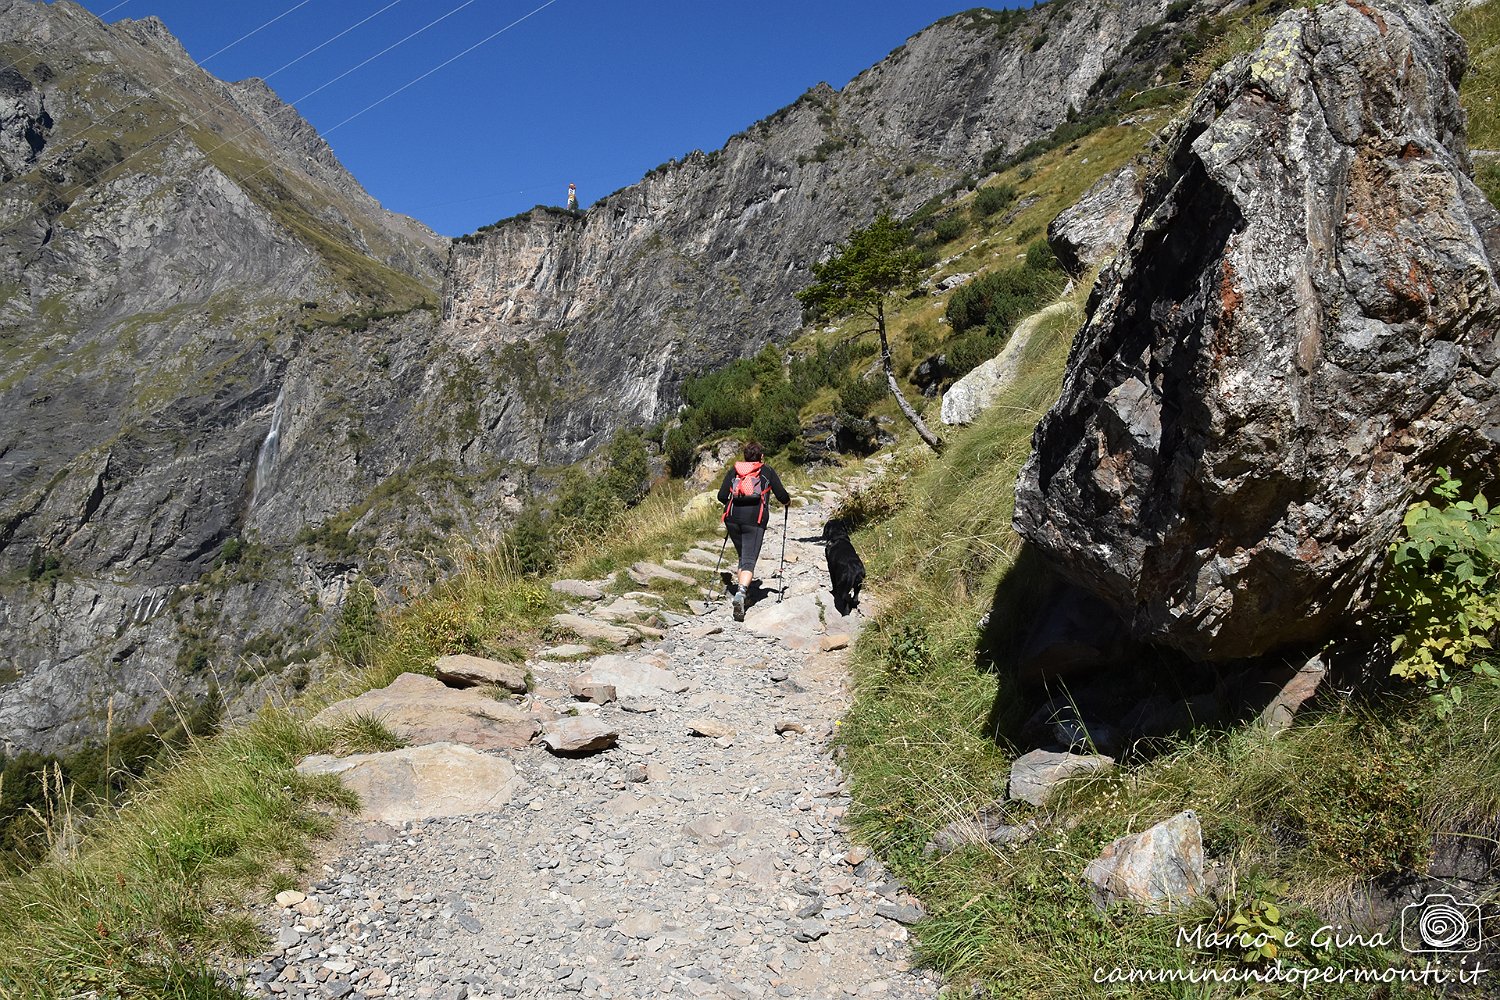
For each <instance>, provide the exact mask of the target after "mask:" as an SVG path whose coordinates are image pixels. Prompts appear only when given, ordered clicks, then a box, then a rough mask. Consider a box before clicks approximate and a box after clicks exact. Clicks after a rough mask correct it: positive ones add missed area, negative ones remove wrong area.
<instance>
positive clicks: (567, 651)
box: [537, 643, 593, 660]
mask: <svg viewBox="0 0 1500 1000" xmlns="http://www.w3.org/2000/svg"><path fill="white" fill-rule="evenodd" d="M592 652H593V650H592V649H590V648H589V647H588V646H580V645H578V644H577V643H564V644H563V645H561V646H548V647H547V648H546V649H544V650H542V651H541V652H540V653H538V654H537V655H538V656H540V657H541V658H542V659H544V660H572V659H576V658H577V657H580V656H587V655H588V654H590V653H592Z"/></svg>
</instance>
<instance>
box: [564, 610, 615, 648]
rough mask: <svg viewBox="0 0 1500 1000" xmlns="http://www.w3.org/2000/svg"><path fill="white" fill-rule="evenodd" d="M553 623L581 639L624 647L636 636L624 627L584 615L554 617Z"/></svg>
mask: <svg viewBox="0 0 1500 1000" xmlns="http://www.w3.org/2000/svg"><path fill="white" fill-rule="evenodd" d="M552 623H553V624H554V625H556V626H557V627H558V628H563V629H567V630H568V631H569V632H572V633H573V634H574V635H576V636H578V637H579V638H581V639H602V640H603V641H604V642H613V643H616V644H618V645H622V646H623V645H625V644H626V643H628V642H630V641H631V640H633V639H634V638H635V635H636V633H634V632H632V631H631V630H630V629H628V628H625V627H623V626H620V625H611V624H609V623H608V622H601V621H596V620H594V619H593V618H585V617H584V616H583V615H566V614H565V615H553V616H552Z"/></svg>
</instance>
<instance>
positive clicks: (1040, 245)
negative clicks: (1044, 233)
mask: <svg viewBox="0 0 1500 1000" xmlns="http://www.w3.org/2000/svg"><path fill="white" fill-rule="evenodd" d="M1026 266H1027V267H1028V268H1030V269H1031V270H1033V271H1044V272H1045V271H1056V270H1058V269H1059V267H1060V265H1059V264H1058V263H1057V255H1056V254H1054V253H1053V252H1052V246H1051V244H1049V243H1048V242H1047V241H1046V240H1036V241H1034V242H1032V243H1031V244H1030V245H1029V246H1027V247H1026Z"/></svg>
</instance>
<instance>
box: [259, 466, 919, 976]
mask: <svg viewBox="0 0 1500 1000" xmlns="http://www.w3.org/2000/svg"><path fill="white" fill-rule="evenodd" d="M834 499H835V497H834V496H833V495H832V494H831V493H826V492H825V493H821V494H815V495H814V498H813V502H812V503H810V504H808V505H807V506H804V507H799V508H795V509H794V510H793V511H792V513H791V527H790V531H789V533H788V534H789V538H791V539H793V541H791V542H790V544H789V545H788V548H787V554H788V566H787V574H786V581H787V591H786V603H785V604H782V605H780V606H778V605H777V604H776V600H775V594H774V592H773V593H772V594H771V595H770V596H769V597H764V598H762V600H761V601H760V602H759V603H758V604H756V605H754V606H753V607H752V608H751V610H750V612H749V615H748V616H747V620H746V622H745V623H744V624H739V623H736V622H734V621H733V620H732V619H731V617H730V614H729V607H728V603H727V602H721V603H719V604H717V605H716V606H714V607H712V608H710V609H709V610H708V611H707V612H706V613H705V614H703V615H701V616H698V617H696V618H686V617H678V616H669V618H668V620H669V623H670V624H669V627H668V628H667V630H666V638H665V639H662V640H658V641H654V642H651V643H649V644H648V645H647V647H646V648H645V650H644V651H642V653H637V654H632V655H637V656H639V655H647V654H654V655H655V657H656V662H658V663H660V664H664V665H665V666H666V667H667V668H668V669H669V670H671V671H672V672H673V673H674V674H676V675H677V677H678V678H680V680H681V681H683V682H685V683H686V684H687V690H685V691H683V692H681V693H676V694H667V693H663V694H660V695H659V696H656V697H652V698H650V699H641V698H634V699H626V700H625V701H626V704H627V705H628V706H629V707H630V709H632V710H631V711H626V710H625V709H624V708H622V707H621V706H620V704H618V703H611V704H605V705H594V704H591V703H586V702H577V701H575V700H574V699H573V698H572V697H571V696H570V695H569V694H568V690H569V688H568V683H569V681H570V680H572V679H573V678H575V677H577V676H578V675H579V674H580V673H581V672H582V671H583V670H584V669H586V668H587V667H588V666H589V663H588V662H587V661H585V662H582V663H548V662H542V661H538V662H536V663H534V664H532V665H531V666H532V670H533V673H534V675H535V680H536V686H535V689H534V692H533V695H532V697H531V699H530V702H529V704H530V705H531V706H532V708H533V709H534V710H535V711H536V712H537V713H538V714H539V715H540V716H542V717H543V718H546V717H548V716H549V715H551V714H553V713H565V714H572V713H574V712H576V713H578V714H580V715H583V716H590V717H593V718H596V719H598V720H599V721H601V722H605V723H607V724H608V725H609V726H610V727H611V728H614V729H617V730H618V731H619V732H620V738H619V741H618V743H617V744H616V745H615V746H614V747H613V748H611V749H609V750H606V751H603V752H599V753H596V754H593V755H591V756H583V757H573V758H570V757H560V756H554V755H552V754H549V753H548V752H546V750H545V749H543V748H541V747H540V746H537V745H531V746H527V747H524V748H522V749H519V750H511V751H499V752H498V753H499V754H500V755H501V756H504V757H505V758H506V759H508V760H509V761H510V763H511V764H512V765H513V766H514V767H515V769H516V772H517V775H518V778H517V780H516V781H515V782H514V786H515V792H514V794H513V796H512V798H511V800H510V802H509V803H508V804H506V805H504V806H503V807H501V808H500V811H497V812H490V813H485V814H480V815H473V816H459V817H448V818H443V819H428V820H423V821H418V822H409V823H405V824H402V825H400V826H399V827H391V826H386V825H384V824H380V823H363V824H355V825H354V826H352V827H351V828H350V829H349V831H348V836H347V837H346V838H345V840H344V843H343V846H342V847H341V849H340V851H339V853H338V855H337V856H336V857H335V858H333V859H332V860H330V861H329V862H328V863H327V864H326V865H325V868H324V874H323V876H322V877H321V878H320V879H319V880H318V881H317V882H315V883H314V884H313V885H312V886H311V887H310V888H308V889H307V892H306V897H305V898H298V897H300V896H301V895H302V894H299V893H292V894H283V895H282V896H281V897H280V902H281V903H282V904H284V905H282V906H280V907H278V908H276V910H275V911H274V912H272V913H270V914H268V916H267V920H268V923H269V925H270V929H271V932H272V934H273V935H274V936H275V941H276V945H275V946H274V947H273V948H272V949H271V950H270V951H269V952H268V953H267V954H266V955H264V956H262V957H261V958H260V959H258V960H256V961H254V962H250V963H248V964H247V965H245V966H244V967H243V968H242V969H241V970H240V974H239V975H240V981H241V982H242V983H246V984H247V988H248V990H249V992H250V993H251V994H252V995H259V996H268V995H275V996H286V997H309V998H310V997H320V998H332V1000H338V998H343V997H368V998H375V997H422V998H443V1000H462V998H466V997H469V998H474V997H489V996H504V997H576V996H583V997H657V996H690V997H730V998H746V997H836V996H889V997H899V998H908V997H910V998H917V997H932V996H935V995H936V994H937V992H938V984H937V983H936V982H934V981H933V980H932V979H931V978H929V976H928V975H927V974H925V973H921V972H913V971H912V970H911V961H912V958H911V951H910V948H909V946H908V930H907V924H909V923H910V922H912V921H914V920H916V919H917V918H919V917H920V910H919V909H918V908H917V907H916V906H915V904H914V901H913V900H911V899H910V898H909V897H908V896H907V895H906V894H905V893H904V891H903V890H902V888H901V887H900V886H899V885H897V884H895V883H894V882H893V881H892V880H891V879H890V877H889V875H888V874H887V873H886V872H885V870H884V869H883V868H882V867H881V865H880V863H879V862H878V861H877V860H875V859H873V858H869V857H867V856H866V852H865V851H864V850H863V849H861V848H857V847H854V846H853V845H852V844H851V843H850V841H849V840H848V838H847V836H846V833H845V823H844V814H845V810H846V808H847V804H848V799H847V797H846V794H845V787H844V783H843V776H842V775H841V773H840V772H839V769H838V767H837V766H836V764H835V763H834V762H833V760H832V759H831V757H830V754H829V737H830V735H831V733H832V732H833V729H834V726H835V725H836V720H837V719H838V717H839V716H840V714H841V713H842V712H843V710H844V709H845V707H846V705H847V683H846V674H845V670H844V662H843V657H844V654H843V653H842V652H837V651H834V652H823V651H820V649H819V646H820V644H821V645H823V646H828V645H838V643H839V640H838V639H836V638H834V637H833V636H830V635H827V634H826V633H828V632H836V631H839V630H841V629H848V630H849V631H851V632H852V631H855V630H857V627H858V625H859V624H860V623H861V621H862V619H859V617H858V616H857V615H856V616H855V618H854V619H851V620H849V621H847V622H842V621H840V620H837V619H836V616H835V614H834V613H833V612H832V611H831V607H830V609H829V610H827V611H825V612H823V613H821V614H820V613H819V608H820V607H821V606H822V605H821V602H820V601H819V600H818V598H817V596H816V595H817V593H818V591H819V589H820V588H821V587H823V586H824V585H825V583H824V570H823V565H822V562H823V561H822V549H821V547H820V546H818V545H817V544H815V543H814V542H812V541H811V539H814V538H816V537H817V535H818V534H819V532H820V530H821V526H822V523H823V521H824V520H825V518H826V517H827V516H828V505H829V504H830V503H831V502H832V501H833V500H834ZM778 534H779V529H775V530H773V531H772V533H771V535H770V537H768V539H767V545H766V553H765V555H764V556H763V557H762V563H761V566H760V569H761V570H762V571H763V572H764V573H766V574H767V575H770V574H773V573H774V572H775V566H776V556H777V554H778V550H779V542H780V539H779V537H778ZM700 551H702V549H701V547H700ZM684 558H687V559H689V560H690V561H691V559H692V558H693V554H692V553H684ZM769 585H770V586H772V587H774V586H775V582H774V581H770V583H769ZM638 600H640V599H638ZM828 603H829V604H830V605H831V602H828ZM809 609H811V611H810V612H809ZM580 610H583V611H586V610H587V605H584V606H581V608H580ZM824 618H826V619H828V620H827V621H826V622H825V621H823V620H821V619H824ZM762 633H775V634H774V635H768V634H762ZM798 647H800V648H798ZM643 710H644V711H643ZM689 723H692V726H690V725H689ZM693 727H696V728H698V729H699V730H700V731H706V732H708V733H709V734H710V735H700V734H695V733H694V732H692V731H691V729H692V728H693ZM778 729H780V730H782V732H778Z"/></svg>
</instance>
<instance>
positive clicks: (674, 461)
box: [662, 426, 697, 478]
mask: <svg viewBox="0 0 1500 1000" xmlns="http://www.w3.org/2000/svg"><path fill="white" fill-rule="evenodd" d="M662 444H663V449H662V450H664V451H665V452H666V453H667V470H668V471H669V472H671V474H672V475H674V476H677V477H679V478H680V477H682V476H686V475H687V474H688V473H690V472H692V471H693V459H694V457H695V456H696V455H697V442H696V441H695V440H694V439H693V438H692V437H691V436H690V435H689V434H688V431H687V429H686V428H685V427H683V426H677V427H673V428H672V429H671V430H669V431H667V436H666V439H665V440H664V441H663V443H662Z"/></svg>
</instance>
